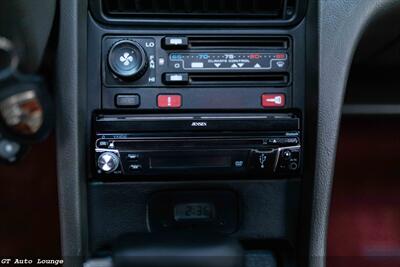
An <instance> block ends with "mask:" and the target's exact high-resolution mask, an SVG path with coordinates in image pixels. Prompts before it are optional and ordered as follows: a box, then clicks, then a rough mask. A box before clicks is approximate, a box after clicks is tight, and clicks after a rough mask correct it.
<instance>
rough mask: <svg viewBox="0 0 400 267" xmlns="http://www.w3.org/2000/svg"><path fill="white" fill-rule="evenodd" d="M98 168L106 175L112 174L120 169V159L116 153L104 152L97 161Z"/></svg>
mask: <svg viewBox="0 0 400 267" xmlns="http://www.w3.org/2000/svg"><path fill="white" fill-rule="evenodd" d="M97 166H98V167H99V169H100V170H102V171H103V172H105V173H111V172H114V171H115V170H117V169H118V166H119V158H118V156H117V155H116V154H115V153H112V152H104V153H103V154H101V155H100V156H99V159H98V160H97Z"/></svg>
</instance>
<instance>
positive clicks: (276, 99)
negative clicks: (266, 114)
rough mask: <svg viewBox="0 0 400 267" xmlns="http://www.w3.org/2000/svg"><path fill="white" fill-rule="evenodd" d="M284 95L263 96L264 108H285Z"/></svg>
mask: <svg viewBox="0 0 400 267" xmlns="http://www.w3.org/2000/svg"><path fill="white" fill-rule="evenodd" d="M285 102H286V99H285V95H284V94H263V95H262V96H261V103H262V106H263V107H264V108H281V107H284V106H285Z"/></svg>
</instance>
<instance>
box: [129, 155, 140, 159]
mask: <svg viewBox="0 0 400 267" xmlns="http://www.w3.org/2000/svg"><path fill="white" fill-rule="evenodd" d="M139 157H140V156H139V154H128V156H127V157H126V158H127V159H128V160H138V159H139Z"/></svg>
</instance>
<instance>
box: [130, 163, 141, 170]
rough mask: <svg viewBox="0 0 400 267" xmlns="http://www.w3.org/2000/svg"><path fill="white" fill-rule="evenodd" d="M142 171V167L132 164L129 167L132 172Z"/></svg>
mask: <svg viewBox="0 0 400 267" xmlns="http://www.w3.org/2000/svg"><path fill="white" fill-rule="evenodd" d="M141 169H142V165H139V164H132V165H130V166H129V170H130V171H140V170H141Z"/></svg>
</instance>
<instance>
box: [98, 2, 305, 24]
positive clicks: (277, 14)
mask: <svg viewBox="0 0 400 267" xmlns="http://www.w3.org/2000/svg"><path fill="white" fill-rule="evenodd" d="M296 2H297V1H295V0H102V9H103V12H104V14H105V15H106V16H108V17H113V18H133V19H137V18H145V19H146V18H156V19H157V18H158V19H168V18H174V19H179V18H181V19H185V18H188V19H198V18H208V19H240V18H241V19H263V20H278V19H280V20H287V19H290V17H291V16H293V15H294V14H295V9H296Z"/></svg>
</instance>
